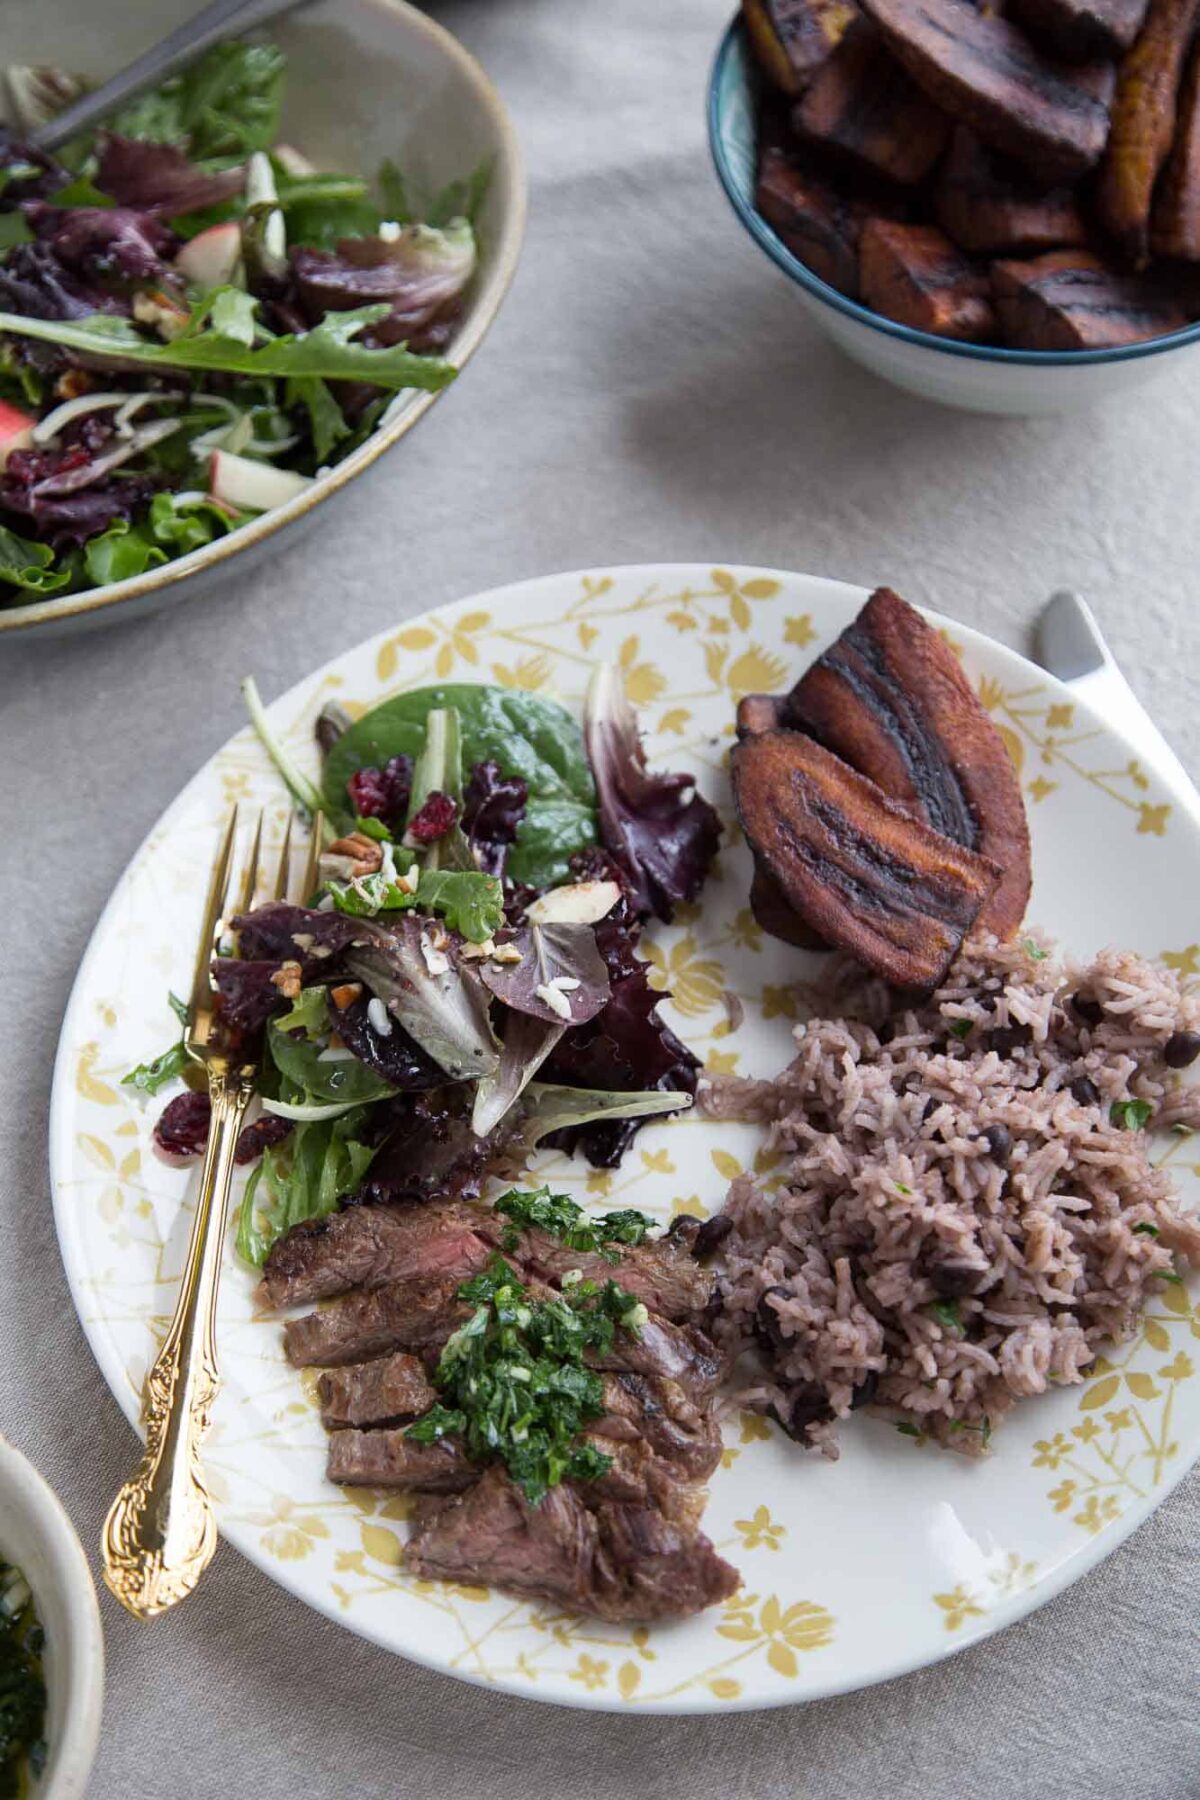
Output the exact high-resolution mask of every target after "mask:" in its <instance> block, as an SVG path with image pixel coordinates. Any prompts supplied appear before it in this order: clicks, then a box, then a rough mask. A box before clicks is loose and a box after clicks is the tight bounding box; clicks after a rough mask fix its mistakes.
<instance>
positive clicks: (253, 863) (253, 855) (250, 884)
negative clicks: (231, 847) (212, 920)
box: [236, 812, 263, 913]
mask: <svg viewBox="0 0 1200 1800" xmlns="http://www.w3.org/2000/svg"><path fill="white" fill-rule="evenodd" d="M262 828H263V816H262V813H261V812H260V813H259V815H258V822H257V824H256V825H255V827H254V842H253V843H252V844H251V846H250V855H249V857H248V858H247V861H246V872H245V874H244V875H243V876H242V885H241V889H240V891H239V893H238V901H237V908H236V910H237V911H238V912H239V913H246V912H249V911H250V908H251V907H252V906H253V905H254V890H255V888H256V887H257V886H258V858H259V852H260V851H261V849H262Z"/></svg>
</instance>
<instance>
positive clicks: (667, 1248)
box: [481, 1213, 713, 1321]
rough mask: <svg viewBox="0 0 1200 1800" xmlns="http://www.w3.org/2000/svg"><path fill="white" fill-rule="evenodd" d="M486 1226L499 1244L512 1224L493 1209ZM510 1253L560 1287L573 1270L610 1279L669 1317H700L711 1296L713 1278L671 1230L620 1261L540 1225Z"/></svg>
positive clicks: (624, 1252) (522, 1236) (628, 1252)
mask: <svg viewBox="0 0 1200 1800" xmlns="http://www.w3.org/2000/svg"><path fill="white" fill-rule="evenodd" d="M481 1230H484V1231H486V1232H487V1234H488V1235H489V1236H490V1237H491V1238H492V1239H493V1241H494V1242H495V1243H496V1244H500V1243H501V1242H503V1240H504V1238H505V1235H506V1232H507V1230H508V1222H507V1221H506V1220H505V1218H504V1216H503V1214H501V1213H494V1214H492V1215H491V1217H490V1219H489V1221H488V1223H487V1224H486V1225H483V1226H481ZM508 1254H509V1255H510V1256H511V1257H512V1260H513V1261H514V1262H516V1263H519V1264H520V1266H521V1268H522V1269H524V1270H527V1271H528V1272H529V1274H531V1275H533V1276H535V1277H536V1278H537V1279H538V1280H541V1281H547V1282H550V1283H551V1284H553V1285H554V1286H556V1287H557V1286H558V1284H559V1283H560V1282H561V1281H562V1278H563V1276H564V1275H566V1274H567V1273H568V1272H569V1271H570V1270H573V1269H580V1270H582V1272H583V1274H584V1277H585V1278H586V1279H587V1280H589V1281H596V1282H599V1283H600V1285H601V1286H603V1285H604V1283H605V1282H606V1281H616V1282H619V1283H620V1285H621V1287H623V1288H624V1289H625V1290H626V1291H627V1292H628V1293H630V1294H632V1295H633V1296H634V1298H635V1299H637V1300H641V1301H643V1302H644V1303H645V1304H646V1306H648V1307H649V1309H650V1311H651V1312H655V1313H661V1314H662V1316H663V1317H664V1318H667V1319H675V1320H684V1321H686V1320H690V1319H695V1318H697V1317H698V1316H699V1315H700V1314H701V1313H702V1312H703V1311H704V1308H705V1307H706V1306H707V1305H708V1302H709V1300H710V1299H711V1297H712V1291H713V1277H712V1275H711V1274H710V1273H709V1271H708V1270H706V1269H703V1268H701V1267H700V1265H699V1264H698V1263H697V1262H696V1260H695V1259H694V1257H693V1256H692V1254H691V1249H690V1244H689V1240H688V1238H687V1235H686V1234H685V1233H676V1232H667V1233H665V1234H664V1235H663V1236H662V1237H660V1238H655V1239H654V1240H653V1241H652V1242H650V1243H646V1244H637V1245H635V1246H633V1247H632V1248H628V1249H623V1250H622V1251H621V1253H620V1260H619V1261H618V1262H609V1261H607V1259H606V1258H605V1257H603V1256H600V1255H598V1254H597V1253H595V1252H588V1251H582V1250H571V1249H569V1248H568V1247H567V1245H566V1244H564V1243H563V1242H562V1240H561V1239H560V1238H556V1237H554V1236H553V1235H552V1234H551V1233H550V1232H548V1231H539V1230H538V1229H537V1228H536V1227H535V1228H533V1229H530V1230H526V1231H522V1232H521V1234H520V1238H519V1240H518V1242H517V1244H516V1246H515V1247H514V1248H513V1249H512V1250H511V1251H510V1252H508Z"/></svg>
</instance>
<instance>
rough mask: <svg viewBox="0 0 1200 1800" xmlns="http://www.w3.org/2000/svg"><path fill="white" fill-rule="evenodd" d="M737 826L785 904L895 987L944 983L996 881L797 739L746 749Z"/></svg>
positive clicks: (774, 738)
mask: <svg viewBox="0 0 1200 1800" xmlns="http://www.w3.org/2000/svg"><path fill="white" fill-rule="evenodd" d="M730 766H731V770H732V774H733V795H734V801H735V803H736V805H737V810H738V817H739V818H740V820H741V822H742V828H743V830H744V831H745V833H746V837H747V839H748V840H749V842H750V845H751V847H752V848H753V850H754V851H755V854H756V855H757V857H758V858H759V860H760V862H761V863H762V864H764V865H765V867H766V868H767V870H768V871H769V873H770V874H771V875H772V876H773V877H774V879H775V881H776V882H777V883H778V885H779V887H780V889H781V890H782V892H783V895H784V897H785V898H786V900H787V901H788V904H789V905H790V906H791V907H792V908H793V910H794V911H795V912H797V913H799V915H800V917H801V918H802V919H804V920H805V921H806V923H808V924H809V925H811V926H812V927H813V928H814V930H816V931H819V932H820V934H821V936H822V937H823V938H824V939H825V940H826V941H827V942H828V943H831V944H835V945H837V946H838V947H839V948H840V949H843V950H848V951H849V952H850V953H851V954H852V955H853V956H855V957H857V958H858V960H859V961H860V962H861V963H863V964H865V966H866V967H867V968H869V969H874V970H875V971H876V972H877V973H878V974H880V975H882V976H883V977H884V978H885V979H886V980H887V981H890V982H891V983H892V984H893V986H895V987H900V988H913V989H919V990H923V991H924V990H928V989H929V988H932V987H934V986H935V985H936V984H937V982H938V981H940V980H941V978H942V976H943V975H944V974H945V972H946V969H947V968H948V967H949V964H950V962H951V961H952V960H953V957H954V955H955V953H956V952H957V950H958V949H959V947H960V945H961V944H962V941H963V938H964V937H965V936H966V934H967V932H968V931H970V929H971V927H972V926H973V925H974V923H975V921H976V919H977V918H978V917H979V914H980V910H981V908H982V907H983V905H984V904H985V902H986V901H987V898H988V896H989V894H990V893H991V892H992V890H993V889H994V888H995V886H996V882H997V880H998V879H999V875H1000V871H999V869H998V868H997V866H996V864H995V863H993V862H991V861H989V859H988V858H987V857H985V856H980V855H979V854H978V852H976V851H974V850H965V849H963V847H962V846H961V845H960V844H955V843H952V842H951V840H950V839H949V838H947V837H943V836H942V834H941V832H939V831H934V830H933V829H932V827H931V826H929V825H926V824H925V823H924V822H923V821H922V820H919V819H915V818H913V816H912V814H911V813H908V812H905V811H904V809H903V808H902V807H900V806H897V805H895V804H894V802H893V801H891V800H889V799H888V798H887V796H886V795H885V794H883V793H882V792H881V791H880V789H879V788H877V787H876V786H875V784H874V782H871V781H868V780H867V778H866V777H865V776H864V775H859V774H858V773H857V771H856V770H854V769H851V768H850V767H849V765H848V764H847V763H844V762H842V761H841V760H840V759H839V758H838V757H836V756H834V755H833V754H832V753H831V752H830V751H828V750H825V749H823V748H822V746H821V745H820V744H818V743H815V742H814V741H813V739H811V738H807V737H804V736H803V735H802V733H800V732H798V731H768V732H764V733H762V734H761V735H759V736H758V737H750V738H745V739H743V741H742V742H741V743H740V744H738V745H737V746H736V747H735V749H734V751H733V755H732V758H731V762H730Z"/></svg>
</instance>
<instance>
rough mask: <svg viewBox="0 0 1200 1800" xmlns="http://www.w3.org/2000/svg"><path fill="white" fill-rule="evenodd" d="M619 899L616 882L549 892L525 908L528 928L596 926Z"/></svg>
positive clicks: (585, 883)
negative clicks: (531, 926)
mask: <svg viewBox="0 0 1200 1800" xmlns="http://www.w3.org/2000/svg"><path fill="white" fill-rule="evenodd" d="M620 898H621V885H620V883H619V882H616V881H575V882H569V883H567V884H566V885H565V886H563V887H556V888H551V889H550V890H549V891H548V892H547V893H545V894H542V895H541V897H540V898H539V899H537V900H535V901H534V903H533V905H532V906H530V907H528V908H527V910H526V913H525V917H526V918H527V919H528V920H529V923H530V924H531V925H595V924H598V923H599V921H600V920H601V919H603V918H606V917H607V915H608V914H609V913H610V912H611V911H612V909H613V907H614V906H615V905H616V904H617V901H618V900H619V899H620Z"/></svg>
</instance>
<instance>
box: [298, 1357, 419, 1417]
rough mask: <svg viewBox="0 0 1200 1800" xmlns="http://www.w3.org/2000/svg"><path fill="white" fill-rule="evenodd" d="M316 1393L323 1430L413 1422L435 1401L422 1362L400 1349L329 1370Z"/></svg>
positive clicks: (323, 1376)
mask: <svg viewBox="0 0 1200 1800" xmlns="http://www.w3.org/2000/svg"><path fill="white" fill-rule="evenodd" d="M320 1393H321V1423H322V1425H324V1426H325V1428H326V1430H327V1431H336V1430H339V1429H341V1427H343V1426H345V1425H383V1424H386V1423H389V1422H390V1421H391V1420H393V1419H415V1418H416V1417H417V1416H418V1414H420V1413H423V1412H428V1411H429V1408H430V1407H431V1406H432V1405H433V1403H434V1401H435V1400H436V1399H437V1393H436V1391H435V1389H434V1388H432V1387H431V1386H430V1383H429V1379H428V1377H427V1375H426V1373H425V1369H424V1366H423V1365H422V1363H421V1362H420V1361H419V1359H418V1358H417V1357H415V1356H410V1355H409V1354H408V1353H407V1351H404V1350H394V1351H393V1352H392V1354H391V1355H390V1356H381V1357H379V1358H378V1359H377V1360H376V1361H375V1362H364V1363H352V1364H351V1365H350V1367H349V1368H345V1369H331V1370H329V1372H328V1373H327V1374H325V1375H322V1377H321V1382H320Z"/></svg>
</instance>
